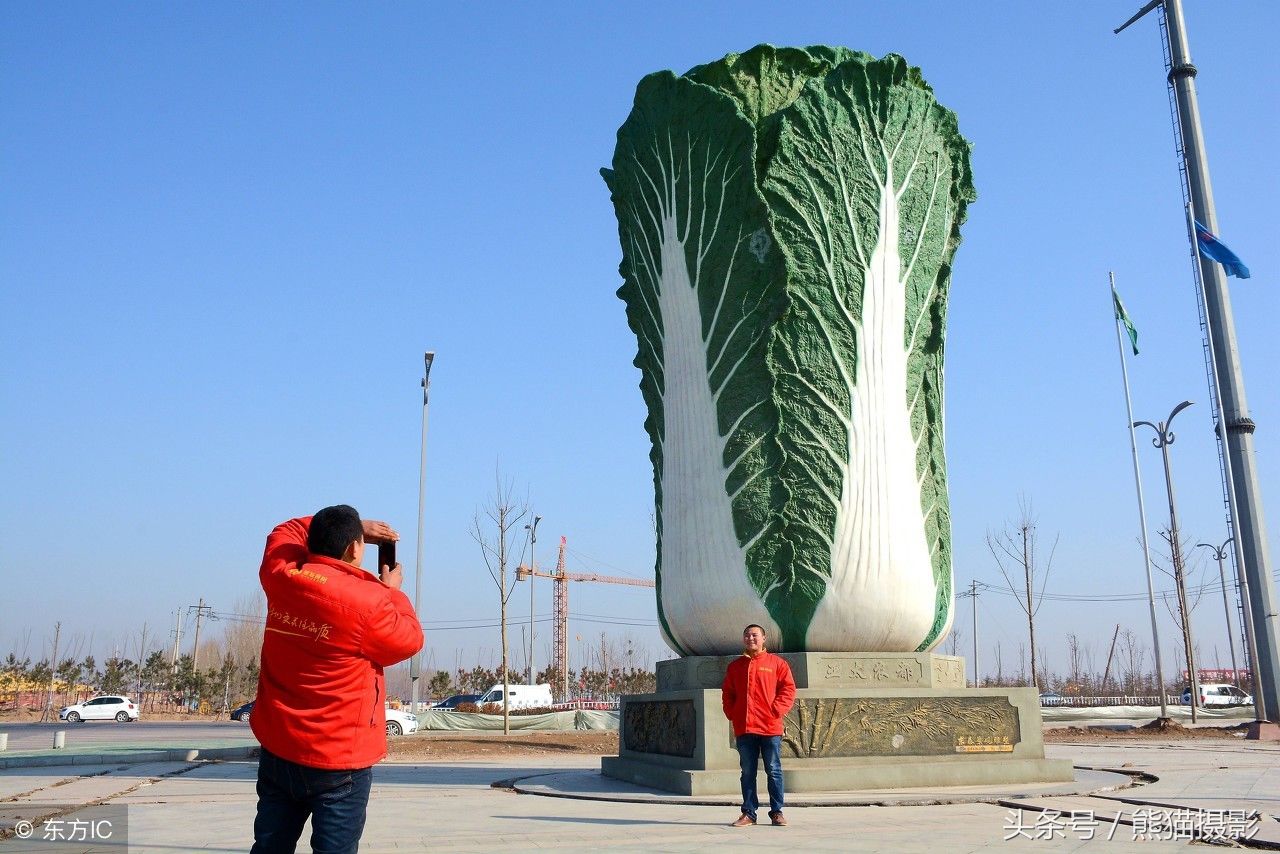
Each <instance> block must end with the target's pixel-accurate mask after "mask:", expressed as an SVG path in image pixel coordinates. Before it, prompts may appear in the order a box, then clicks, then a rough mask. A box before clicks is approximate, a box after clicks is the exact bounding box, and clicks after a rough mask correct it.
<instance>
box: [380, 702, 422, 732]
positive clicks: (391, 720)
mask: <svg viewBox="0 0 1280 854" xmlns="http://www.w3.org/2000/svg"><path fill="white" fill-rule="evenodd" d="M386 713H387V735H405V734H406V733H410V732H417V731H418V717H417V715H411V714H409V713H408V712H406V711H404V710H403V709H393V708H391V707H387V709H386Z"/></svg>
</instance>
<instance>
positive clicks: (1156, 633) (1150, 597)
mask: <svg viewBox="0 0 1280 854" xmlns="http://www.w3.org/2000/svg"><path fill="white" fill-rule="evenodd" d="M1110 277H1111V294H1112V298H1111V300H1112V314H1113V315H1116V316H1115V319H1114V320H1113V323H1114V324H1115V327H1116V346H1117V347H1119V348H1120V373H1121V374H1122V375H1123V376H1124V405H1125V411H1126V412H1128V414H1129V420H1128V421H1127V422H1126V423H1127V424H1128V426H1129V449H1130V451H1132V452H1133V482H1134V485H1135V486H1136V487H1137V490H1138V521H1139V522H1140V523H1141V525H1142V560H1143V563H1144V564H1145V565H1146V568H1147V605H1148V607H1149V608H1150V610H1151V643H1152V648H1153V649H1154V650H1155V658H1156V681H1157V682H1159V683H1160V684H1159V686H1158V692H1159V694H1160V717H1161V718H1168V717H1169V706H1168V702H1167V700H1166V698H1165V683H1164V664H1163V661H1162V657H1161V655H1160V629H1159V628H1158V626H1157V623H1156V588H1155V582H1154V581H1153V580H1152V578H1151V550H1150V548H1149V546H1148V544H1147V508H1146V503H1145V501H1144V499H1143V497H1142V470H1141V469H1140V468H1139V466H1138V437H1137V434H1136V433H1135V432H1134V424H1133V399H1132V398H1131V397H1130V395H1129V368H1128V365H1127V364H1126V363H1125V358H1124V341H1123V339H1122V338H1121V335H1120V317H1119V315H1118V313H1117V312H1116V311H1115V299H1116V297H1115V292H1116V274H1115V273H1111V274H1110Z"/></svg>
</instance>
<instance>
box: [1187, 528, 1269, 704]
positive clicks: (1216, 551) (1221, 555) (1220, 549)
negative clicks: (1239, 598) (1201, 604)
mask: <svg viewBox="0 0 1280 854" xmlns="http://www.w3.org/2000/svg"><path fill="white" fill-rule="evenodd" d="M1234 539H1235V537H1227V539H1226V542H1224V543H1223V544H1222V545H1221V546H1214V545H1210V544H1209V543H1196V548H1198V549H1201V548H1203V549H1209V550H1210V551H1212V552H1213V557H1214V559H1215V560H1216V561H1218V578H1220V579H1221V580H1222V610H1223V614H1224V615H1225V616H1226V618H1227V646H1228V647H1230V649H1231V681H1232V682H1234V683H1235V685H1236V687H1237V688H1239V687H1240V670H1239V669H1238V668H1237V667H1236V642H1235V639H1234V638H1235V636H1234V635H1233V634H1232V632H1231V600H1230V598H1229V597H1228V596H1227V573H1226V570H1225V569H1223V566H1222V565H1223V562H1224V561H1225V560H1226V559H1227V555H1228V554H1230V552H1228V551H1227V546H1229V545H1231V543H1232V541H1233V540H1234ZM1254 693H1255V694H1256V693H1257V689H1256V688H1255V689H1254Z"/></svg>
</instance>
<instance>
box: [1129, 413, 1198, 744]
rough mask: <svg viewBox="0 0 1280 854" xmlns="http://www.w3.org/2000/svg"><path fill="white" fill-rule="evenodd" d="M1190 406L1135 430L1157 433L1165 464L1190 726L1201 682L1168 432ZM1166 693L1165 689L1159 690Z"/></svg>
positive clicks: (1172, 437) (1194, 715) (1171, 552)
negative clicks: (1148, 430) (1180, 536)
mask: <svg viewBox="0 0 1280 854" xmlns="http://www.w3.org/2000/svg"><path fill="white" fill-rule="evenodd" d="M1190 405H1191V401H1189V400H1184V401H1182V403H1179V404H1178V405H1177V406H1175V407H1174V408H1173V411H1172V412H1170V413H1169V417H1168V418H1166V419H1165V420H1164V421H1161V422H1160V423H1159V424H1152V423H1151V422H1150V421H1135V422H1133V426H1134V427H1139V426H1142V425H1144V424H1145V425H1146V426H1148V427H1150V428H1151V429H1152V430H1154V431H1156V437H1155V438H1154V439H1152V440H1151V444H1153V445H1155V446H1156V447H1157V448H1159V449H1160V458H1161V460H1162V461H1163V462H1164V488H1165V492H1166V493H1167V494H1168V496H1169V551H1170V554H1171V555H1172V558H1173V581H1174V584H1175V585H1176V587H1177V590H1178V611H1179V613H1181V614H1182V645H1183V657H1184V659H1185V660H1186V662H1187V674H1188V676H1189V678H1190V680H1191V722H1192V723H1195V722H1196V705H1197V703H1198V702H1199V700H1200V680H1199V679H1198V678H1197V676H1196V659H1195V649H1194V647H1193V645H1192V641H1191V614H1190V612H1189V611H1188V610H1187V588H1186V584H1185V576H1184V572H1183V569H1184V568H1183V564H1182V544H1181V543H1180V542H1179V540H1178V508H1177V504H1176V502H1175V500H1174V493H1173V475H1172V474H1171V472H1170V470H1169V446H1170V445H1172V444H1173V440H1174V435H1173V431H1172V430H1171V429H1169V428H1170V427H1171V426H1172V424H1173V419H1174V418H1176V417H1177V416H1178V413H1179V412H1181V411H1182V410H1184V409H1186V408H1187V407H1188V406H1190ZM1160 690H1161V691H1163V690H1164V686H1163V685H1162V686H1160Z"/></svg>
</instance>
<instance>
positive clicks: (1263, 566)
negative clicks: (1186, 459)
mask: <svg viewBox="0 0 1280 854" xmlns="http://www.w3.org/2000/svg"><path fill="white" fill-rule="evenodd" d="M1156 8H1159V9H1160V11H1161V17H1162V18H1163V36H1164V41H1165V43H1166V45H1167V54H1166V60H1167V67H1168V82H1169V88H1170V89H1171V90H1172V93H1173V97H1174V102H1175V104H1176V107H1177V110H1176V115H1175V119H1176V120H1175V123H1174V129H1175V134H1176V141H1177V144H1178V153H1179V155H1180V158H1181V163H1180V164H1179V167H1180V175H1181V177H1182V182H1183V192H1184V197H1185V198H1186V201H1187V203H1188V207H1189V208H1190V218H1191V219H1192V220H1193V223H1191V228H1193V229H1194V228H1195V225H1194V223H1196V222H1198V223H1200V224H1202V225H1203V226H1204V227H1205V228H1207V229H1208V230H1209V231H1211V232H1213V233H1215V234H1216V233H1217V232H1218V215H1217V211H1216V210H1215V208H1214V201H1213V184H1212V182H1211V181H1210V179H1209V160H1208V156H1207V155H1206V153H1205V144H1204V135H1203V132H1202V131H1201V128H1200V105H1199V100H1198V96H1197V94H1196V85H1195V78H1196V74H1197V69H1196V67H1195V65H1193V64H1192V62H1191V50H1190V47H1189V45H1188V40H1187V34H1186V22H1185V21H1184V20H1183V15H1182V3H1181V0H1151V2H1149V3H1147V4H1146V5H1145V6H1143V7H1142V9H1140V10H1139V11H1138V13H1137V14H1136V15H1134V16H1133V17H1132V18H1130V19H1129V20H1128V21H1127V22H1125V23H1124V24H1123V25H1122V26H1121V27H1120V28H1119V29H1118V30H1117V31H1116V32H1119V31H1120V30H1123V29H1124V28H1125V27H1127V26H1129V25H1130V24H1131V23H1133V22H1134V21H1136V20H1138V19H1139V18H1141V17H1142V16H1143V15H1145V14H1146V13H1148V12H1150V11H1152V10H1153V9H1156ZM1188 238H1189V239H1190V243H1191V246H1192V249H1193V251H1194V252H1195V258H1196V261H1197V268H1198V269H1197V271H1196V272H1197V273H1198V279H1199V293H1198V294H1197V297H1198V300H1197V301H1198V302H1199V303H1200V308H1201V311H1202V313H1203V322H1204V327H1205V333H1206V337H1207V339H1208V341H1207V343H1208V344H1209V346H1208V347H1207V348H1206V349H1207V350H1208V354H1209V357H1210V360H1209V361H1210V364H1209V368H1210V374H1211V377H1212V381H1211V382H1210V384H1209V387H1210V391H1211V392H1213V393H1214V395H1215V397H1216V404H1217V405H1216V406H1215V410H1216V411H1215V412H1214V413H1213V416H1214V420H1215V421H1216V422H1217V425H1216V426H1217V436H1218V441H1219V443H1220V448H1221V449H1222V450H1224V451H1225V453H1224V454H1223V455H1222V469H1223V480H1224V481H1225V486H1226V489H1225V492H1226V498H1227V502H1226V503H1227V510H1228V514H1229V516H1230V522H1231V527H1232V533H1233V536H1234V540H1235V558H1236V568H1237V572H1238V574H1239V576H1240V579H1241V590H1242V591H1243V592H1245V593H1246V594H1247V596H1248V605H1247V607H1246V609H1245V611H1244V616H1245V618H1246V632H1245V634H1246V639H1247V640H1248V641H1249V643H1250V647H1251V649H1250V653H1251V655H1252V663H1253V667H1254V674H1253V675H1254V680H1255V681H1254V701H1255V706H1254V711H1255V713H1256V719H1257V722H1258V723H1259V724H1261V723H1262V722H1264V721H1270V722H1272V723H1277V722H1280V615H1278V614H1277V607H1276V601H1275V589H1274V584H1273V583H1272V578H1271V556H1270V554H1269V550H1268V546H1267V530H1266V519H1265V517H1264V515H1263V511H1262V489H1261V486H1260V485H1259V483H1258V472H1257V466H1256V462H1255V451H1254V446H1253V433H1254V430H1255V429H1256V424H1255V422H1254V421H1253V419H1252V418H1250V416H1249V405H1248V401H1247V400H1246V397H1245V389H1244V373H1243V371H1242V369H1241V366H1240V356H1239V350H1238V348H1237V345H1236V333H1235V320H1234V316H1233V314H1232V310H1231V294H1230V290H1229V289H1228V287H1227V277H1226V273H1225V271H1224V270H1223V268H1222V266H1221V265H1219V264H1218V263H1217V262H1215V261H1213V260H1212V259H1210V258H1208V257H1206V256H1204V255H1203V254H1202V253H1200V252H1199V243H1198V239H1197V237H1196V235H1195V234H1194V233H1190V234H1188ZM1259 729H1260V727H1255V728H1254V730H1253V731H1252V732H1251V734H1252V735H1254V736H1255V737H1256V735H1257V732H1258V730H1259Z"/></svg>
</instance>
